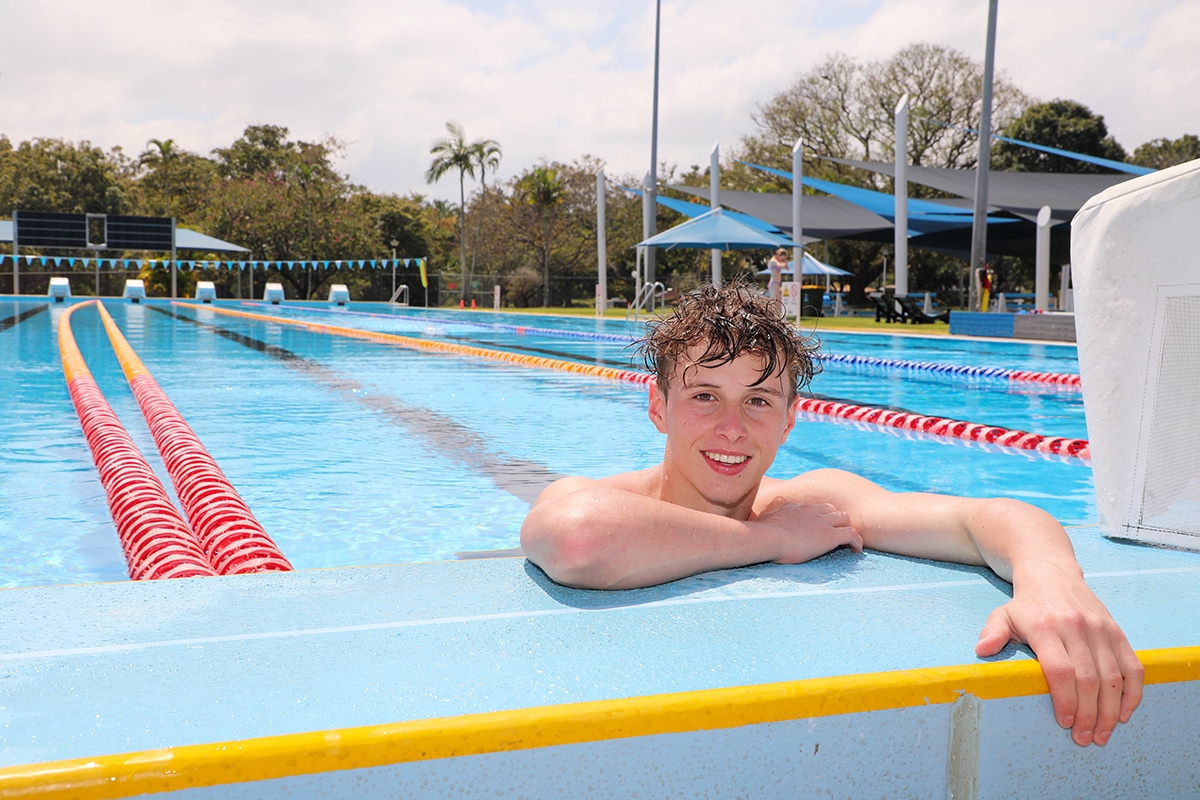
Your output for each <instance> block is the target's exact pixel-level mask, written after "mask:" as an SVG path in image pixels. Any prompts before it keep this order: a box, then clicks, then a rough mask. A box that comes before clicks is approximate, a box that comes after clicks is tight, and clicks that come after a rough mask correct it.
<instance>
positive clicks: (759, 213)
mask: <svg viewBox="0 0 1200 800" xmlns="http://www.w3.org/2000/svg"><path fill="white" fill-rule="evenodd" d="M667 188H669V189H673V190H674V191H677V192H680V193H682V194H688V195H692V196H693V197H700V198H704V199H706V200H707V199H708V190H707V189H698V188H696V187H695V186H675V185H672V186H669V187H667ZM721 205H725V206H729V207H730V208H732V209H734V210H736V211H741V212H742V213H744V214H749V215H750V216H752V217H757V218H758V219H761V220H762V221H763V222H765V223H767V224H768V225H773V226H775V227H776V228H779V229H780V230H784V231H790V230H791V229H792V196H791V195H790V194H780V193H776V192H734V191H729V190H726V189H722V190H721ZM871 234H874V235H875V237H876V238H874V239H872V240H873V241H881V242H882V241H888V242H890V241H891V240H892V223H891V222H890V221H888V220H887V219H884V218H883V217H881V216H879V215H878V214H875V213H872V212H870V211H867V210H866V209H865V208H863V207H861V206H857V205H855V204H854V203H851V202H849V201H848V200H843V199H841V198H840V197H809V196H807V195H806V196H805V197H804V234H803V238H804V242H805V243H811V242H819V241H822V240H824V239H843V238H857V239H862V238H871V236H870V235H871Z"/></svg>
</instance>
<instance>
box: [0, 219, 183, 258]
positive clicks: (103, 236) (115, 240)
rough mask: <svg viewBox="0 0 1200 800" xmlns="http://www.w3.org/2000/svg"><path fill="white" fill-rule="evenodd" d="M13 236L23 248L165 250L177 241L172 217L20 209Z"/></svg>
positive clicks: (14, 224)
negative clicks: (61, 212) (60, 212)
mask: <svg viewBox="0 0 1200 800" xmlns="http://www.w3.org/2000/svg"><path fill="white" fill-rule="evenodd" d="M13 239H14V240H15V241H16V243H17V244H18V246H23V247H53V248H59V249H63V250H86V249H89V248H90V249H98V248H108V249H110V250H154V251H158V252H164V253H165V252H169V251H170V250H171V248H172V246H173V244H174V241H175V220H174V219H172V218H171V217H130V216H124V215H119V214H59V213H57V212H52V211H20V210H18V211H14V212H13Z"/></svg>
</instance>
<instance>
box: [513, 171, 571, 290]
mask: <svg viewBox="0 0 1200 800" xmlns="http://www.w3.org/2000/svg"><path fill="white" fill-rule="evenodd" d="M517 188H518V189H519V190H520V193H521V198H522V200H524V202H525V203H527V204H529V205H530V206H532V207H533V208H534V209H535V210H536V212H537V218H538V222H539V223H540V227H541V241H539V242H538V251H539V254H540V256H541V262H542V280H543V284H542V287H543V288H542V305H544V306H548V305H550V249H551V237H550V231H551V228H552V227H553V225H554V222H555V219H556V215H557V212H558V207H559V205H560V204H561V203H562V200H563V195H564V191H563V185H562V183H561V182H560V181H559V180H558V172H557V170H554V169H552V168H550V167H545V166H542V167H534V168H533V169H532V170H531V171H529V172H527V173H525V175H524V176H522V177H521V179H520V180H519V181H518V182H517Z"/></svg>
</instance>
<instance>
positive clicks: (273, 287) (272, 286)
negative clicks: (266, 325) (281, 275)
mask: <svg viewBox="0 0 1200 800" xmlns="http://www.w3.org/2000/svg"><path fill="white" fill-rule="evenodd" d="M263 300H266V301H267V302H268V303H270V304H272V305H276V306H277V305H279V304H280V303H282V302H283V284H282V283H268V284H267V288H266V289H264V290H263Z"/></svg>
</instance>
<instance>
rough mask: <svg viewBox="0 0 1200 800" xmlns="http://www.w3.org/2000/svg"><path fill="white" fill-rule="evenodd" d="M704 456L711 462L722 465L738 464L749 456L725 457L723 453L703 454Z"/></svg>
mask: <svg viewBox="0 0 1200 800" xmlns="http://www.w3.org/2000/svg"><path fill="white" fill-rule="evenodd" d="M704 455H706V456H708V457H709V458H711V459H712V460H713V461H720V462H721V463H722V464H740V463H742V462H743V461H745V460H746V459H747V458H749V457H750V456H727V455H725V454H724V453H707V452H706V453H705V454H704Z"/></svg>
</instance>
